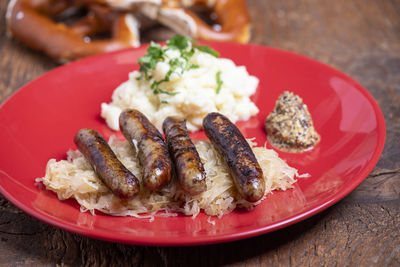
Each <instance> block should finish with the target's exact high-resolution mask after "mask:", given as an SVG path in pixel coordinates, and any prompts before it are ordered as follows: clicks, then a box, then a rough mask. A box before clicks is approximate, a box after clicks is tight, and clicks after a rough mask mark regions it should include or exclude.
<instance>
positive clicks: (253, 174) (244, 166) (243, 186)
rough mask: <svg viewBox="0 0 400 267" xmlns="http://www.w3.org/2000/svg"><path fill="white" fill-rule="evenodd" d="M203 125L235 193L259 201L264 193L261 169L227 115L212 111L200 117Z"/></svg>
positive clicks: (248, 146) (249, 199)
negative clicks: (219, 156)
mask: <svg viewBox="0 0 400 267" xmlns="http://www.w3.org/2000/svg"><path fill="white" fill-rule="evenodd" d="M203 128H204V131H205V133H206V135H207V137H208V138H209V139H210V141H211V143H212V144H213V145H214V147H215V148H216V149H217V151H218V152H219V153H220V154H221V156H222V157H223V158H224V159H225V162H226V163H227V165H228V167H229V169H230V172H231V175H232V177H233V180H234V182H235V185H236V188H237V189H238V191H239V194H240V195H241V196H242V197H243V198H244V199H245V200H247V201H249V202H256V201H258V200H260V199H261V198H262V197H263V196H264V193H265V182H264V179H263V172H262V169H261V167H260V165H259V163H258V161H257V159H256V157H255V155H254V153H253V150H252V149H251V147H250V145H249V144H248V143H247V141H246V139H245V138H244V137H243V135H242V134H241V132H240V131H239V129H238V128H237V127H236V126H235V125H234V124H233V123H232V122H231V121H230V120H229V119H228V118H227V117H225V116H224V115H222V114H219V113H216V112H213V113H210V114H208V115H207V116H206V117H205V118H204V120H203Z"/></svg>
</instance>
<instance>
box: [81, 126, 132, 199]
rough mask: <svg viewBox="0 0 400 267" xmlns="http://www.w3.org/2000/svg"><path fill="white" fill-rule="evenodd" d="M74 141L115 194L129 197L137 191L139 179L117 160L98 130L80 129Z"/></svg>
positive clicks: (123, 197)
mask: <svg viewBox="0 0 400 267" xmlns="http://www.w3.org/2000/svg"><path fill="white" fill-rule="evenodd" d="M74 142H75V144H76V146H77V147H78V149H79V151H81V153H82V154H83V155H84V156H85V157H86V159H87V160H88V161H89V162H90V165H91V166H92V168H93V169H94V171H95V172H96V173H97V175H98V176H99V178H100V179H101V180H102V181H103V183H104V184H105V185H106V186H107V187H108V188H109V189H110V190H111V191H112V192H113V193H114V194H115V195H117V196H118V197H120V198H121V199H131V198H133V197H134V196H135V195H137V194H138V193H139V190H140V184H139V180H138V179H137V178H136V176H135V175H133V174H132V173H131V172H130V171H129V170H128V169H127V168H126V167H125V166H124V165H123V164H122V163H121V162H120V161H119V160H118V158H117V156H116V155H115V154H114V152H113V151H112V150H111V148H110V146H109V145H108V144H107V142H106V140H104V138H103V137H102V136H101V135H100V134H99V133H98V132H96V131H95V130H92V129H81V130H79V131H78V133H77V134H76V135H75V137H74Z"/></svg>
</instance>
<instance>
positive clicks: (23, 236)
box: [0, 0, 400, 266]
mask: <svg viewBox="0 0 400 267" xmlns="http://www.w3.org/2000/svg"><path fill="white" fill-rule="evenodd" d="M6 5H7V1H0V17H1V19H2V22H1V23H0V36H1V37H0V51H1V57H0V102H3V100H5V99H6V98H7V97H8V96H9V95H11V93H12V92H15V91H16V90H17V89H18V88H19V87H21V86H22V85H24V84H25V83H27V82H28V81H30V80H32V79H34V78H36V77H38V76H40V75H41V74H43V73H45V72H47V71H48V70H50V69H52V68H54V67H56V66H57V64H56V63H54V62H53V61H51V60H50V59H48V58H47V57H46V56H44V55H42V54H40V53H37V52H35V51H33V50H30V49H27V48H26V47H25V46H24V45H21V44H20V43H19V42H18V41H16V40H14V39H9V38H6V30H5V26H4V25H5V24H4V13H5V9H6ZM248 6H249V10H250V14H251V17H252V18H253V22H254V23H253V29H252V32H253V37H252V39H251V42H252V43H257V44H263V45H268V46H273V47H278V48H281V49H285V50H289V51H293V52H296V53H300V54H303V55H306V56H308V57H312V58H315V59H317V60H319V61H322V62H324V63H327V64H329V65H332V66H334V67H336V68H338V69H340V70H342V71H344V72H345V73H347V74H349V75H350V76H352V77H354V78H355V79H356V80H358V81H359V82H360V83H361V84H362V85H363V86H365V87H366V88H367V89H368V91H369V92H370V93H371V94H372V95H373V96H374V97H375V99H376V100H377V102H378V104H379V105H380V107H381V109H382V111H383V114H384V116H385V120H386V126H387V142H386V146H385V149H384V152H383V155H382V157H381V159H380V161H379V162H378V164H377V167H376V168H375V169H374V171H373V172H372V173H371V174H370V175H369V177H368V178H367V179H366V180H365V181H364V182H363V183H362V184H361V185H360V186H359V187H358V188H357V189H356V190H355V191H354V192H352V193H351V194H350V195H349V196H347V197H346V198H345V199H344V200H342V201H341V202H339V203H338V204H336V205H334V206H333V207H331V208H329V209H328V210H326V211H324V212H322V213H320V214H318V215H316V216H313V217H311V218H309V219H307V220H305V221H303V222H300V223H298V224H295V225H293V226H290V227H288V228H285V229H282V230H279V231H276V232H273V233H270V234H266V235H262V236H258V237H255V238H250V239H247V240H242V241H236V242H232V243H226V244H217V245H210V246H200V247H178V248H163V247H141V246H130V245H123V244H115V243H110V242H104V241H98V240H94V239H90V238H87V237H83V236H79V235H75V234H71V233H68V232H65V231H62V230H59V229H57V228H54V227H52V226H49V225H46V224H44V223H41V222H39V221H37V220H36V219H34V218H32V217H30V216H28V215H26V214H25V213H23V212H21V211H20V210H18V209H17V208H15V207H14V206H13V205H12V204H10V203H9V202H8V201H7V200H5V199H4V197H2V196H0V266H32V265H40V266H55V265H65V266H78V265H81V266H126V265H138V266H169V265H170V266H220V265H230V266H231V265H232V266H242V265H249V266H253V265H263V266H287V265H293V266H310V265H312V266H314V265H317V266H321V265H327V266H358V265H360V266H371V265H375V266H400V231H399V225H400V205H399V204H400V153H399V151H400V138H399V136H400V116H399V114H400V75H399V73H400V1H397V0H383V1H380V0H354V1H346V0H337V1H329V0H322V1H321V0H290V1H289V0H288V1H251V0H249V1H248ZM169 36H171V32H169V31H166V30H165V29H161V28H154V29H152V31H151V32H148V33H147V35H146V36H144V37H143V40H144V41H148V40H151V39H154V38H155V37H156V38H157V40H162V39H163V38H168V37H169Z"/></svg>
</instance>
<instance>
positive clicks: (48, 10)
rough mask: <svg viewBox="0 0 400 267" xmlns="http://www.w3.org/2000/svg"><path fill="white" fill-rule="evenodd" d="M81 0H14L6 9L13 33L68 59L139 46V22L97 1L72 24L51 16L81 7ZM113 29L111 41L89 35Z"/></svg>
mask: <svg viewBox="0 0 400 267" xmlns="http://www.w3.org/2000/svg"><path fill="white" fill-rule="evenodd" d="M84 6H85V1H79V0H11V2H10V3H9V6H8V9H7V14H6V18H7V24H8V28H9V30H10V32H11V33H12V35H14V36H15V37H16V38H18V39H20V40H21V41H22V42H23V43H25V44H26V45H28V46H30V47H32V48H33V49H36V50H39V51H42V52H45V53H46V54H48V55H50V56H51V57H52V58H54V59H56V60H58V61H61V62H65V61H70V60H74V59H77V58H80V57H84V56H87V55H92V54H96V53H101V52H107V51H113V50H117V49H122V48H127V47H137V46H139V44H140V43H139V33H138V23H137V21H136V19H135V18H134V17H133V15H131V14H126V13H120V12H115V11H111V10H110V9H109V8H107V7H105V6H101V5H98V4H89V5H87V8H88V12H87V14H86V16H84V17H83V18H81V19H80V20H78V21H77V22H75V23H74V24H73V25H72V26H67V25H66V24H64V23H56V22H54V21H53V20H52V19H51V18H52V17H54V16H57V15H59V14H61V13H62V12H64V11H66V10H69V9H71V8H81V7H84ZM106 30H110V31H111V39H109V40H91V39H90V37H89V36H92V35H95V34H99V33H103V32H104V31H106Z"/></svg>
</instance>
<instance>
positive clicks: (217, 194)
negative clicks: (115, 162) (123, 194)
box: [36, 136, 297, 218]
mask: <svg viewBox="0 0 400 267" xmlns="http://www.w3.org/2000/svg"><path fill="white" fill-rule="evenodd" d="M248 141H249V142H250V146H251V147H252V149H253V152H254V154H255V156H256V158H257V160H258V162H259V164H260V167H261V169H262V172H263V179H264V181H265V188H266V189H265V194H268V193H270V192H271V191H272V190H286V189H289V188H291V187H292V184H293V183H295V182H296V176H297V170H296V169H294V168H292V167H290V166H288V165H287V164H286V162H285V161H283V160H282V159H280V158H279V157H278V154H277V153H276V152H275V151H273V150H270V149H266V148H265V147H256V146H255V145H256V144H255V143H253V142H252V141H251V140H248ZM194 144H195V146H196V149H197V151H198V153H199V155H200V158H201V161H202V162H203V164H204V169H205V171H206V174H207V179H206V183H207V190H206V191H204V192H202V193H200V194H197V195H191V194H189V193H187V192H186V191H184V190H183V189H182V188H181V187H180V184H179V183H178V182H177V181H176V179H172V181H171V183H169V184H168V185H166V186H165V187H163V188H162V189H161V190H160V191H150V190H147V189H146V188H142V190H141V191H140V192H139V194H138V195H137V196H136V197H135V198H133V199H131V200H128V201H125V200H121V199H120V198H119V197H117V196H116V195H115V194H113V193H112V192H111V191H110V190H109V189H108V188H107V187H106V186H105V185H104V183H102V182H101V180H100V179H99V178H98V176H97V175H96V173H95V172H94V170H93V168H92V167H91V165H90V163H89V162H88V161H87V160H86V159H85V157H84V156H83V155H82V153H81V152H79V151H75V150H70V151H68V152H67V155H68V158H67V159H66V160H59V161H57V160H56V159H50V160H49V162H48V163H47V166H46V174H45V176H44V177H43V178H38V179H36V181H37V182H42V183H43V184H44V185H45V186H46V188H47V189H48V190H51V191H53V192H55V193H56V194H57V196H58V198H59V199H60V200H64V199H68V198H75V199H76V200H77V202H78V203H79V204H80V206H81V211H82V212H85V211H90V212H92V214H95V210H98V211H101V212H104V213H106V214H110V215H114V216H128V215H129V216H135V217H141V218H154V216H155V215H157V216H176V215H177V212H182V213H183V214H185V215H192V216H196V215H197V214H198V213H199V212H200V210H204V213H205V214H207V215H211V216H222V215H224V214H227V213H229V212H231V211H232V210H234V209H235V208H236V207H241V208H247V209H251V208H252V207H254V206H255V205H258V204H259V203H260V201H258V202H255V203H250V202H248V201H246V200H245V199H243V197H242V196H241V195H240V194H239V193H238V191H237V189H236V186H235V184H234V182H233V180H232V178H231V175H230V170H229V168H228V166H227V165H226V164H225V162H224V159H223V158H222V157H221V155H220V154H219V153H218V152H217V151H216V150H215V148H214V146H213V145H212V144H211V143H210V142H208V141H199V140H195V141H194ZM109 145H110V147H111V149H112V150H113V151H114V152H115V154H116V156H117V158H118V159H119V160H120V161H121V162H122V163H123V164H124V165H125V166H126V167H127V168H128V169H129V170H130V171H131V172H132V173H133V174H134V175H135V176H136V177H137V178H138V179H139V181H140V182H142V171H141V168H140V163H139V160H138V158H137V155H135V153H134V149H133V148H132V146H131V145H130V144H129V142H128V141H125V140H124V141H122V140H118V139H116V138H115V137H113V136H112V137H111V138H110V140H109ZM159 211H164V212H159Z"/></svg>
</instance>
